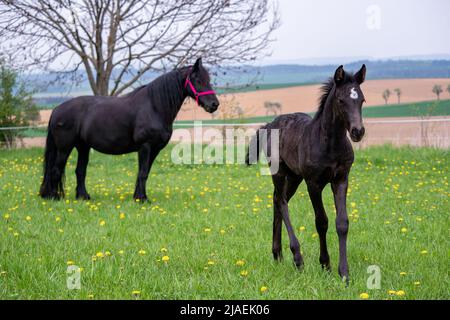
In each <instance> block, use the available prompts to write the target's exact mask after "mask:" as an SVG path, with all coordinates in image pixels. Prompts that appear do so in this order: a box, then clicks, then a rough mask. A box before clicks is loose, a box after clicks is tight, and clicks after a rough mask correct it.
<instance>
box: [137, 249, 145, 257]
mask: <svg viewBox="0 0 450 320" xmlns="http://www.w3.org/2000/svg"><path fill="white" fill-rule="evenodd" d="M138 253H139V254H140V255H141V256H144V255H146V254H147V251H145V250H143V249H141V250H139V251H138Z"/></svg>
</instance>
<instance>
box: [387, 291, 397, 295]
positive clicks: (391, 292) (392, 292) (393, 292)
mask: <svg viewBox="0 0 450 320" xmlns="http://www.w3.org/2000/svg"><path fill="white" fill-rule="evenodd" d="M396 292H397V291H395V290H388V294H390V295H394V294H395V293H396Z"/></svg>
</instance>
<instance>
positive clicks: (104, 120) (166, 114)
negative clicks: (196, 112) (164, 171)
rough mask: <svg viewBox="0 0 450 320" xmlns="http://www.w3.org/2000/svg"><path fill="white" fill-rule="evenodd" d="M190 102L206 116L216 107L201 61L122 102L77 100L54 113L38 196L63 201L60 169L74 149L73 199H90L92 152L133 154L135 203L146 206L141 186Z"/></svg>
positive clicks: (97, 98) (113, 99)
mask: <svg viewBox="0 0 450 320" xmlns="http://www.w3.org/2000/svg"><path fill="white" fill-rule="evenodd" d="M188 96H189V97H191V98H194V99H196V101H197V103H198V104H199V105H200V106H202V107H203V108H204V109H205V110H206V111H208V112H210V113H212V112H214V111H216V110H217V108H218V106H219V101H218V99H217V97H216V95H215V94H214V91H212V89H211V85H210V79H209V74H208V72H207V71H206V69H205V68H204V67H203V65H202V61H201V58H199V59H198V60H197V61H196V62H195V64H194V65H193V66H191V67H185V68H180V69H176V70H173V71H171V72H169V73H166V74H164V75H162V76H160V77H158V78H157V79H155V80H154V81H152V82H151V83H150V84H148V85H146V86H142V87H140V88H137V89H136V90H134V91H133V92H131V93H129V94H127V95H125V96H122V97H104V96H84V97H77V98H74V99H71V100H69V101H67V102H64V103H62V104H61V105H59V106H58V107H56V108H55V109H54V111H53V112H52V115H51V117H50V121H49V124H48V134H47V142H46V148H45V159H44V179H43V182H42V185H41V189H40V195H41V196H42V197H43V198H49V199H60V198H61V197H64V189H63V178H64V168H65V166H66V162H67V159H68V157H69V155H70V153H71V152H72V150H73V148H76V149H77V150H78V162H77V168H76V171H75V172H76V177H77V188H76V197H77V198H80V199H90V196H89V194H88V192H87V191H86V186H85V178H86V168H87V165H88V161H89V150H90V149H91V148H93V149H95V150H97V151H99V152H102V153H106V154H115V155H117V154H125V153H130V152H136V151H137V152H138V158H139V171H138V177H137V181H136V188H135V192H134V198H135V199H139V200H146V199H147V195H146V187H145V186H146V182H147V178H148V174H149V172H150V169H151V167H152V164H153V161H154V160H155V158H156V157H157V155H158V153H159V152H160V151H161V149H162V148H164V147H165V146H166V145H167V143H168V142H169V140H170V137H171V135H172V131H173V128H172V125H173V122H174V120H175V117H176V115H177V113H178V111H179V110H180V108H181V105H182V104H183V102H184V100H185V99H186V97H188Z"/></svg>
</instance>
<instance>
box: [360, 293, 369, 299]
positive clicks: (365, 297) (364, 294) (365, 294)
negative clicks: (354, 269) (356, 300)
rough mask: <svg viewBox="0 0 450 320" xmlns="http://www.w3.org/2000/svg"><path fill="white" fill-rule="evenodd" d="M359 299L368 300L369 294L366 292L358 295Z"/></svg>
mask: <svg viewBox="0 0 450 320" xmlns="http://www.w3.org/2000/svg"><path fill="white" fill-rule="evenodd" d="M359 297H360V298H361V299H364V300H365V299H369V294H368V293H367V292H363V293H361V294H360V295H359Z"/></svg>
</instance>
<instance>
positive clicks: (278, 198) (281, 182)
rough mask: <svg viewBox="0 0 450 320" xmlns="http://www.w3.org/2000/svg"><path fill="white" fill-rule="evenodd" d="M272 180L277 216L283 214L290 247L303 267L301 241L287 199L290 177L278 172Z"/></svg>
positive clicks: (295, 260) (297, 262)
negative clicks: (292, 222) (292, 221)
mask: <svg viewBox="0 0 450 320" xmlns="http://www.w3.org/2000/svg"><path fill="white" fill-rule="evenodd" d="M272 180H273V184H274V186H275V192H274V198H273V203H274V210H275V217H279V216H280V215H281V217H282V219H283V221H284V224H285V225H286V229H287V232H288V236H289V247H290V249H291V251H292V254H293V255H294V262H295V265H296V266H297V267H301V266H302V265H303V258H302V256H301V253H300V243H299V242H298V239H297V237H296V236H295V232H294V229H293V227H292V224H291V221H290V218H289V209H288V199H287V187H288V178H287V175H283V174H280V173H277V174H276V175H273V176H272ZM297 186H298V184H297ZM291 192H292V191H291ZM280 240H281V237H280ZM274 256H275V254H274Z"/></svg>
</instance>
